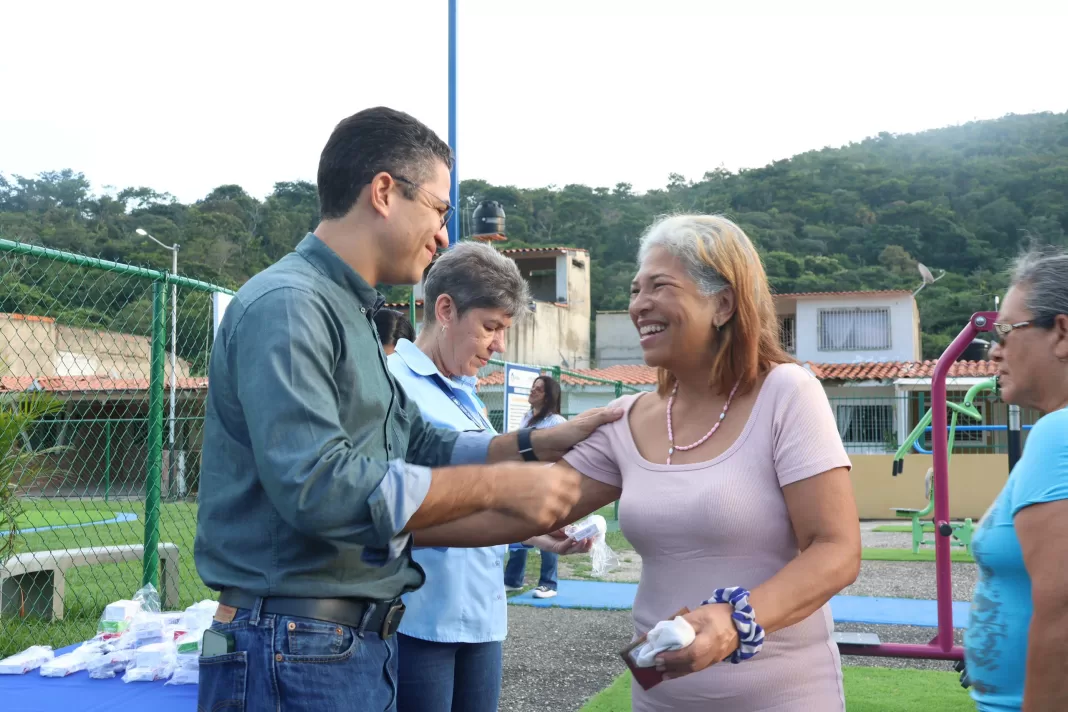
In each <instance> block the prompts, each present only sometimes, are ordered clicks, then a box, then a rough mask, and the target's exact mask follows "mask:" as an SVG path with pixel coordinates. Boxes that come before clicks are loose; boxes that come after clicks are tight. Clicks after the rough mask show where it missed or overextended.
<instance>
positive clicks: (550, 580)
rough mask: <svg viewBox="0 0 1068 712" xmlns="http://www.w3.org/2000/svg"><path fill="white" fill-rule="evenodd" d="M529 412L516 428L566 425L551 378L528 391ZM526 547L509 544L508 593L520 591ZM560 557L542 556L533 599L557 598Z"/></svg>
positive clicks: (557, 386) (540, 379)
mask: <svg viewBox="0 0 1068 712" xmlns="http://www.w3.org/2000/svg"><path fill="white" fill-rule="evenodd" d="M528 401H529V403H530V410H529V411H527V414H526V415H524V416H523V421H522V422H521V423H520V424H519V427H521V428H535V429H537V428H551V427H553V426H554V425H559V424H560V423H564V422H567V419H566V418H564V416H562V415H560V384H559V383H557V382H556V379H555V378H553V377H552V376H545V375H542V376H538V378H537V379H535V381H534V384H533V385H532V386H531V387H530V396H529V398H528ZM530 548H531V547H530V546H528V545H527V544H512V545H511V546H510V547H509V551H508V565H507V567H505V569H504V587H505V590H507V591H508V592H512V591H519V590H521V589H522V588H523V577H524V574H525V573H526V567H527V551H528V550H529V549H530ZM558 558H559V557H558V556H557V554H554V553H553V552H551V551H545V550H542V552H541V573H540V575H539V576H538V587H537V588H535V589H534V597H535V598H552V597H553V596H555V595H556V564H557V559H558Z"/></svg>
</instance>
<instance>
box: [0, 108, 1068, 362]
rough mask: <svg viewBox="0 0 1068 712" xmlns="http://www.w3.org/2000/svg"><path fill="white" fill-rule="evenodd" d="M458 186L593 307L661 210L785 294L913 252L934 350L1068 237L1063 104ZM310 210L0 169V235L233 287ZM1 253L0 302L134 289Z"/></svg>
mask: <svg viewBox="0 0 1068 712" xmlns="http://www.w3.org/2000/svg"><path fill="white" fill-rule="evenodd" d="M0 168H2V166H0ZM461 195H462V196H463V198H464V204H465V206H466V207H467V208H472V207H473V206H474V205H475V204H476V203H477V202H478V201H480V200H482V199H493V200H498V201H500V202H501V203H502V204H503V205H504V207H505V210H506V212H507V232H508V236H509V242H507V243H504V244H505V245H507V246H521V245H534V246H536V245H569V246H576V247H584V248H586V249H588V250H589V251H590V253H591V256H592V258H593V277H594V279H593V287H592V289H593V294H592V297H593V306H594V309H620V308H624V307H625V306H626V302H627V298H628V297H627V295H628V283H629V281H630V279H631V277H632V275H633V270H634V256H635V253H636V246H637V240H638V238H639V236H640V234H641V231H642V229H643V228H644V227H645V226H646V225H647V224H648V223H649V222H650V221H651V220H652V219H653V218H654V217H655V216H656V215H658V214H662V213H666V212H676V211H700V212H719V213H724V214H726V215H727V216H729V217H731V218H732V219H734V220H736V221H737V222H739V223H740V224H741V225H742V226H743V227H744V228H745V229H746V230H747V231H748V232H749V234H750V236H751V237H752V238H753V240H754V241H755V242H756V244H757V246H758V247H759V249H760V251H761V253H762V255H763V257H764V261H765V264H766V266H767V270H768V274H769V276H770V278H771V282H772V287H773V289H775V290H776V291H779V292H801V291H816V290H848V289H870V288H891V287H894V288H914V287H915V286H917V285H918V284H919V275H918V273H917V271H916V268H915V263H916V261H921V262H923V263H924V264H926V265H927V266H928V267H930V268H932V269H933V270H935V272H936V274H937V271H938V270H943V269H944V270H946V271H947V272H948V273H949V274H948V275H947V276H946V277H945V278H944V279H942V280H940V281H939V282H937V283H936V284H934V285H932V286H929V287H927V288H926V289H925V290H924V291H923V292H921V293H920V295H919V297H918V300H919V305H920V313H921V319H922V327H923V331H924V353H925V356H928V357H933V356H936V355H937V354H938V353H939V352H940V351H941V349H942V348H943V347H944V346H945V345H946V344H947V343H948V341H949V339H950V338H952V336H953V335H954V334H955V333H956V332H957V331H959V329H960V328H961V326H962V325H963V323H964V320H965V319H966V318H967V316H968V315H969V314H971V313H972V312H974V311H976V310H979V309H988V308H992V306H993V295H994V294H996V293H999V292H1000V291H1001V290H1002V289H1003V288H1004V285H1005V275H1004V270H1005V268H1006V266H1007V265H1008V263H1009V261H1010V260H1011V258H1012V257H1013V256H1014V255H1015V254H1016V253H1017V252H1018V251H1019V249H1020V247H1021V245H1022V243H1023V242H1024V241H1025V240H1027V239H1028V238H1029V237H1033V238H1036V239H1038V240H1040V241H1042V242H1045V243H1053V244H1060V245H1064V244H1065V243H1066V238H1065V232H1066V231H1068V114H1050V113H1045V114H1033V115H1025V116H1006V117H1004V118H1002V119H998V120H995V121H982V122H973V123H969V124H965V125H963V126H955V127H950V128H944V129H937V130H932V131H927V132H924V133H920V134H911V135H902V136H892V135H889V134H881V135H879V136H877V137H873V138H870V139H868V140H865V141H862V142H860V143H855V144H851V145H849V146H845V147H842V148H835V149H830V148H827V149H822V150H818V151H811V152H808V153H804V154H801V155H798V156H795V157H793V158H791V159H788V160H782V161H777V162H775V163H773V164H771V165H768V166H765V167H763V168H757V169H752V170H743V171H741V172H738V173H731V172H726V171H713V172H710V173H706V174H705V175H704V176H702V177H701V179H700V180H688V179H686V178H684V177H682V176H678V175H672V176H670V177H669V180H668V183H667V185H666V186H665V187H664V188H663V189H659V190H653V191H649V192H647V193H644V194H636V193H635V192H634V191H633V190H632V189H631V187H630V186H629V185H627V184H625V183H620V184H617V185H616V186H614V187H611V188H607V187H589V186H584V185H567V186H564V187H563V188H558V187H552V186H551V187H545V188H537V189H524V188H515V187H510V186H493V185H490V184H488V183H486V182H485V181H481V180H465V181H463V183H462V185H461ZM316 203H317V201H316V195H315V186H314V185H313V184H311V183H307V182H303V181H301V182H280V183H277V184H276V185H275V190H274V192H273V193H272V194H271V195H270V196H268V197H267V198H266V199H265V200H263V201H260V200H257V199H254V198H252V197H250V196H249V195H248V194H247V193H245V191H244V190H243V189H242V188H241V187H240V186H236V185H224V186H220V187H219V188H216V189H215V190H213V191H212V192H211V193H210V194H209V195H207V196H205V197H204V198H203V199H202V200H199V201H197V202H196V203H193V204H189V205H185V204H181V203H178V202H177V201H175V200H174V199H173V198H172V197H171V196H168V195H166V194H160V193H157V192H155V191H154V190H152V189H151V188H147V187H137V188H128V189H125V190H121V191H117V192H113V193H112V194H108V195H94V194H93V193H92V192H91V191H90V187H89V182H88V180H87V179H86V177H85V176H83V175H82V174H80V173H77V172H74V171H71V170H64V171H59V172H54V173H44V174H41V175H39V176H36V177H22V176H6V177H5V176H4V175H3V174H0V237H4V238H7V239H13V240H20V241H24V242H31V243H36V244H41V245H45V246H49V247H56V248H59V249H64V250H71V251H75V252H82V253H85V254H89V255H95V256H100V257H104V258H106V259H112V260H118V261H123V262H131V263H134V264H143V265H149V266H154V267H157V268H160V269H167V268H168V267H169V264H170V262H169V259H170V256H169V254H168V253H167V252H165V251H163V250H160V249H159V248H157V247H156V246H155V245H152V244H151V243H149V242H147V241H145V240H144V239H142V238H138V237H137V236H136V235H135V234H134V229H135V228H137V227H143V228H145V229H146V230H148V231H149V232H151V233H153V234H154V235H155V236H156V237H158V238H159V239H161V240H163V241H164V242H168V243H169V242H178V243H180V244H181V246H182V250H181V270H182V272H183V273H184V274H186V275H188V276H192V277H196V278H199V279H204V280H208V281H212V282H217V283H220V284H223V285H226V286H232V287H236V286H238V285H240V284H241V283H242V282H243V281H244V280H245V279H247V278H248V277H249V276H250V275H252V274H254V273H255V272H257V271H258V270H260V269H262V268H263V267H265V266H266V265H268V264H270V263H271V262H272V261H273V260H275V259H277V258H279V257H280V256H282V255H283V254H285V253H286V252H287V251H288V250H290V249H291V248H292V247H293V245H294V244H295V243H296V242H297V240H299V239H300V238H301V237H302V236H303V234H304V233H305V231H307V230H308V229H310V228H312V227H314V225H315V223H316V221H317V204H316ZM2 264H3V265H5V266H6V273H5V274H3V275H0V312H8V311H20V310H25V309H26V307H27V306H28V305H33V304H49V305H50V307H49V308H50V309H53V310H64V313H65V314H66V315H67V317H68V318H69V319H70V320H72V321H78V322H81V323H89V324H99V325H101V326H102V327H108V326H109V325H112V326H114V324H115V320H116V315H117V314H119V313H120V312H122V311H123V310H124V309H125V310H127V311H129V309H130V308H131V304H130V303H128V300H130V299H134V296H133V295H131V296H129V297H124V296H122V295H121V294H120V295H118V296H113V297H112V298H109V299H106V300H103V299H101V300H95V302H96V304H95V306H92V308H82V309H77V310H76V309H73V307H74V306H76V305H73V304H71V303H70V300H71V299H72V298H73V297H72V296H71V295H70V294H69V293H64V292H62V291H60V292H57V293H51V290H50V288H49V287H48V284H47V283H45V282H42V280H41V279H40V275H36V276H35V275H34V274H32V272H30V271H26V270H25V269H22V268H20V269H12V268H11V264H12V263H11V260H7V261H5V262H3V263H2ZM42 291H44V292H49V293H48V294H45V293H42ZM405 291H406V290H401V289H393V290H391V294H390V296H391V297H392V298H395V299H402V298H404V297H405ZM136 298H137V299H138V300H142V299H143V295H137V296H136ZM197 311H198V314H197V315H196V317H195V320H196V321H197V322H199V321H201V320H202V319H203V318H204V317H203V316H201V315H200V314H199V312H201V311H203V310H202V309H198V310H197ZM187 318H188V319H194V316H193V315H190V316H188V317H187ZM146 326H147V324H146ZM191 326H192V325H191ZM190 333H193V334H196V336H191V337H190V338H189V339H188V340H185V339H183V338H182V337H180V338H179V342H180V343H179V353H180V355H182V356H184V357H187V358H190V359H192V360H194V361H195V362H200V361H201V357H202V355H203V350H204V338H203V335H202V334H203V332H202V331H201V329H199V328H196V329H190ZM183 341H186V343H182V342H183ZM183 352H184V353H183Z"/></svg>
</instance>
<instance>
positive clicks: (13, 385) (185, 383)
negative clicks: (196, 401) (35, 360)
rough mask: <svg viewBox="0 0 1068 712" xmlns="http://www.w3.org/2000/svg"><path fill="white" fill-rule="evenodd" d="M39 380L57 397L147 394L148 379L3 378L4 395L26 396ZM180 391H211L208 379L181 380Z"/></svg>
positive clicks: (167, 384)
mask: <svg viewBox="0 0 1068 712" xmlns="http://www.w3.org/2000/svg"><path fill="white" fill-rule="evenodd" d="M35 380H36V382H37V385H38V386H39V387H40V388H41V389H43V390H45V391H51V392H53V393H109V392H110V393H115V392H122V391H147V390H148V379H147V378H101V377H99V376H39V377H37V378H36V379H34V378H33V376H0V393H5V392H6V393H23V392H25V391H27V390H29V389H30V388H31V387H32V386H33V384H34V381H35ZM175 385H176V386H177V387H178V390H182V391H187V390H202V389H206V388H207V387H208V379H207V377H203V376H198V377H192V378H179V379H177V380H176V383H175ZM163 388H164V390H169V389H170V379H169V378H165V379H164V381H163Z"/></svg>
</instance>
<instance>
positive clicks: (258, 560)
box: [195, 108, 621, 712]
mask: <svg viewBox="0 0 1068 712" xmlns="http://www.w3.org/2000/svg"><path fill="white" fill-rule="evenodd" d="M451 165H452V155H451V153H450V151H449V147H448V146H447V145H446V144H445V143H443V142H442V141H441V139H440V138H438V137H437V136H436V135H435V134H434V132H432V131H431V130H430V129H429V128H427V127H426V126H424V125H423V124H421V123H420V122H418V121H417V120H415V119H414V118H412V117H411V116H408V115H407V114H404V113H401V112H398V111H394V110H391V109H386V108H375V109H368V110H365V111H361V112H359V113H357V114H355V115H353V116H351V117H349V118H347V119H345V120H344V121H342V122H341V123H340V124H338V126H337V127H336V128H335V130H334V132H333V134H332V135H331V136H330V139H329V140H328V142H327V144H326V147H325V148H324V149H323V152H322V156H321V158H320V162H319V174H318V189H319V200H320V213H321V222H320V223H319V225H318V226H317V227H316V229H315V231H314V232H312V233H309V234H308V235H307V236H305V238H304V239H303V240H302V241H301V242H300V244H299V245H297V247H296V249H295V250H294V251H293V252H292V253H290V254H289V255H286V256H285V257H283V258H282V259H281V260H279V261H278V262H277V263H275V264H274V265H272V266H270V267H268V268H267V269H266V270H264V271H263V272H261V273H259V274H257V275H256V276H254V277H253V278H252V279H250V280H249V281H248V282H247V283H246V284H245V285H244V286H243V287H242V288H241V289H240V290H239V291H238V293H237V295H236V296H235V297H234V298H233V301H232V302H231V303H230V305H229V307H228V308H227V311H226V314H225V316H224V317H223V320H222V323H221V325H220V326H219V330H218V333H217V335H216V339H215V344H214V347H213V349H212V354H211V362H210V365H209V372H208V375H209V388H208V395H207V408H206V415H205V421H204V444H203V451H202V457H201V461H202V463H203V464H202V467H201V476H200V488H199V512H198V520H197V536H196V545H195V559H196V566H197V571H198V573H199V574H200V576H201V578H202V579H203V580H204V582H205V584H207V585H208V586H209V587H211V588H212V589H215V590H217V591H220V592H221V594H220V597H219V608H218V612H217V614H216V616H215V621H214V622H213V624H212V628H211V630H209V631H207V632H205V634H204V639H203V650H202V655H201V658H200V689H199V693H198V694H199V700H198V708H199V709H204V710H210V709H220V708H226V707H227V706H230V705H232V706H235V707H242V706H243V708H244V709H256V710H258V709H285V710H309V711H311V710H315V711H316V712H331V711H332V710H342V709H345V710H350V709H361V710H363V709H366V710H394V709H395V696H396V669H397V660H396V637H395V635H394V633H395V632H396V629H397V626H398V624H399V622H400V620H401V617H402V616H403V614H404V606H403V604H402V603H401V599H400V597H401V595H402V594H404V593H407V592H409V591H413V590H416V589H418V588H419V587H420V586H422V584H423V582H424V580H425V576H424V574H423V571H422V570H421V569H420V568H419V566H418V565H417V564H415V563H414V562H413V561H412V558H411V532H413V531H418V530H420V529H425V528H428V527H432V526H435V525H439V524H444V523H447V522H451V521H454V520H456V519H459V518H461V517H465V516H468V515H470V514H473V513H476V512H480V511H484V510H493V509H496V510H507V511H509V512H512V513H514V514H515V515H518V516H521V517H524V518H526V519H528V520H529V521H531V522H532V523H534V524H536V525H538V526H542V527H546V528H548V527H549V526H550V525H551V524H552V523H553V522H555V521H556V520H557V518H558V517H560V516H562V515H563V513H565V512H567V511H569V510H570V509H571V507H572V505H573V504H574V503H575V502H576V501H577V500H578V497H579V490H578V486H579V482H578V477H577V476H576V477H574V478H571V477H568V476H566V475H560V474H557V473H553V472H549V470H548V469H547V468H545V467H544V463H542V464H537V463H533V462H515V461H518V460H546V461H551V460H556V459H559V458H560V457H561V456H562V455H563V454H564V452H566V451H567V450H568V449H570V448H571V447H572V446H573V445H575V444H576V443H577V442H579V441H581V440H582V439H584V438H585V437H586V436H588V435H589V434H590V433H591V432H593V430H595V429H596V428H597V427H598V426H599V425H601V424H603V423H605V422H608V421H611V420H615V419H617V418H618V417H619V416H620V415H621V412H620V411H618V410H612V411H607V410H598V411H592V412H590V413H588V414H587V415H585V416H582V417H579V418H576V419H574V420H572V421H569V423H567V424H566V425H561V426H558V427H556V428H551V429H547V430H538V431H533V432H532V431H529V430H520V431H519V432H518V433H515V434H507V435H500V436H496V437H493V436H491V435H488V434H484V433H474V432H472V433H457V432H456V431H447V430H439V429H437V428H434V427H432V426H430V425H428V424H426V423H425V422H424V421H423V419H422V417H421V416H420V414H419V409H418V408H417V407H416V406H415V404H413V403H412V402H411V401H410V400H409V399H408V398H407V396H406V395H405V393H404V392H403V391H402V390H401V389H400V388H398V387H397V386H396V383H395V382H394V381H393V379H392V378H391V377H390V375H389V371H388V367H387V364H386V359H385V355H384V354H383V352H382V349H381V347H380V344H379V339H378V335H377V333H376V329H375V326H374V319H373V317H374V315H375V312H376V311H377V310H378V309H379V308H381V306H382V304H383V299H382V297H381V295H379V294H378V293H377V292H376V291H375V285H378V284H415V283H416V282H418V281H419V279H420V278H421V277H422V274H423V271H424V270H425V269H426V267H427V266H428V265H429V264H430V261H431V260H432V259H433V257H434V254H435V253H436V252H437V250H438V248H439V247H440V248H445V247H447V246H448V236H447V233H446V231H445V224H446V221H447V220H448V217H449V214H450V213H451V211H452V206H451V205H450V204H449V202H448V201H447V200H446V199H445V197H444V196H446V195H448V193H449V170H450V168H451ZM508 461H514V462H508ZM487 462H491V463H497V464H494V465H493V466H492V467H488V466H486V465H484V464H480V463H487ZM500 543H501V544H505V543H507V542H504V541H502V542H500Z"/></svg>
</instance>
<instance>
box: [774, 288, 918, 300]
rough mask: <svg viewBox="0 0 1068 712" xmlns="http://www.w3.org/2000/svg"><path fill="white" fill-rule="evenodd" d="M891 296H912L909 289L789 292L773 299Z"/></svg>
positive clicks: (777, 295)
mask: <svg viewBox="0 0 1068 712" xmlns="http://www.w3.org/2000/svg"><path fill="white" fill-rule="evenodd" d="M890 294H898V295H901V294H912V292H910V291H909V290H907V289H872V290H868V289H858V290H855V291H852V292H788V293H785V294H773V295H772V296H773V297H781V298H783V299H805V298H810V299H814V298H819V297H876V296H884V295H890Z"/></svg>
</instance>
